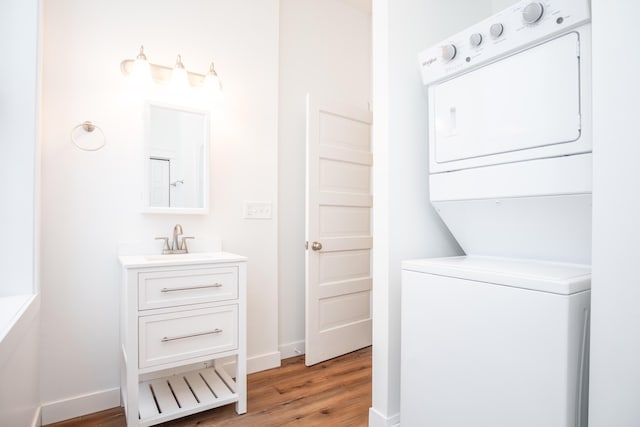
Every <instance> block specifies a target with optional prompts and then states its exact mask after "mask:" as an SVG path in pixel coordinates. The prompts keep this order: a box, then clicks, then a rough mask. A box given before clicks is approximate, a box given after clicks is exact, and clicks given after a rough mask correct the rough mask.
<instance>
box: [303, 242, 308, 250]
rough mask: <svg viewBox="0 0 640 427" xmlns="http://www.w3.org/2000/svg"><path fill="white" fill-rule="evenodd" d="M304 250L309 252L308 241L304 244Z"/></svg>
mask: <svg viewBox="0 0 640 427" xmlns="http://www.w3.org/2000/svg"><path fill="white" fill-rule="evenodd" d="M304 248H305V249H306V250H309V241H308V240H307V241H306V242H304Z"/></svg>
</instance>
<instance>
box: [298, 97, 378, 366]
mask: <svg viewBox="0 0 640 427" xmlns="http://www.w3.org/2000/svg"><path fill="white" fill-rule="evenodd" d="M306 139H307V177H306V239H307V244H308V247H307V252H306V259H305V261H306V277H305V289H306V297H305V300H306V302H305V316H306V319H305V320H306V323H305V335H306V356H305V363H306V365H307V366H310V365H313V364H316V363H319V362H322V361H324V360H327V359H331V358H333V357H336V356H340V355H342V354H345V353H349V352H351V351H354V350H357V349H359V348H362V347H366V346H369V345H371V245H372V236H371V207H372V195H371V165H372V157H373V156H372V153H371V113H370V112H369V111H367V110H364V109H362V110H358V109H349V108H345V107H340V106H337V105H333V104H332V103H328V102H318V100H317V99H316V98H315V97H313V96H311V95H307V138H306Z"/></svg>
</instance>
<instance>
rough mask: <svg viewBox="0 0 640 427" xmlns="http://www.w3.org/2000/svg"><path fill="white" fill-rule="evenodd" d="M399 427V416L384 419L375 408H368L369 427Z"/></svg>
mask: <svg viewBox="0 0 640 427" xmlns="http://www.w3.org/2000/svg"><path fill="white" fill-rule="evenodd" d="M396 426H398V427H399V426H400V414H394V415H392V416H390V417H385V416H384V415H382V414H381V413H380V412H378V411H376V409H375V408H369V427H396Z"/></svg>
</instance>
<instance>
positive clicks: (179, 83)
mask: <svg viewBox="0 0 640 427" xmlns="http://www.w3.org/2000/svg"><path fill="white" fill-rule="evenodd" d="M171 87H172V88H173V89H174V90H176V91H184V90H187V89H188V88H189V76H188V75H187V70H185V69H184V65H183V64H182V58H181V57H180V55H178V58H177V59H176V65H175V67H174V68H173V71H172V72H171Z"/></svg>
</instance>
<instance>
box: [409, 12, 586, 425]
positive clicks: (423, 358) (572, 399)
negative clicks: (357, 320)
mask: <svg viewBox="0 0 640 427" xmlns="http://www.w3.org/2000/svg"><path fill="white" fill-rule="evenodd" d="M590 41H591V34H590V10H589V2H588V0H545V1H539V2H538V1H536V2H531V1H522V2H519V3H516V4H515V5H513V6H511V7H509V8H507V9H505V10H503V11H502V12H500V13H498V14H496V15H494V16H492V17H490V18H488V19H486V20H484V21H482V22H480V23H478V24H476V25H474V26H472V27H470V28H468V29H466V30H464V31H462V32H460V33H458V34H455V35H453V36H451V37H449V38H448V39H446V40H443V41H442V42H441V43H438V44H437V45H436V46H434V47H432V48H429V49H427V50H425V51H424V52H422V53H421V54H420V55H419V61H420V68H421V72H422V79H423V82H424V84H425V86H426V88H427V98H428V103H429V156H430V157H429V179H430V186H429V187H430V199H431V203H432V204H433V206H434V207H435V209H436V211H437V212H438V213H439V215H440V216H441V218H442V219H443V221H444V222H445V224H446V225H447V227H448V228H449V229H450V230H451V232H452V234H453V235H454V236H455V238H456V239H457V241H458V243H459V244H460V246H461V247H462V248H463V249H464V251H465V253H466V256H465V257H454V258H445V259H427V260H413V261H405V262H404V263H403V265H402V268H403V273H402V336H401V343H402V344H401V346H402V349H401V366H402V371H401V423H402V425H403V426H434V427H466V426H490V427H512V426H532V427H533V426H545V427H556V426H557V427H569V426H571V427H575V426H578V427H584V426H586V422H587V420H586V402H587V400H586V398H587V396H586V390H587V386H586V384H587V382H588V379H587V377H586V374H587V365H586V360H587V357H588V353H587V348H588V346H587V342H588V341H587V338H588V313H589V295H590V262H591V146H592V144H591V126H590V125H591V119H590V118H591V67H590V63H591V58H590V52H591V49H590V43H591V42H590Z"/></svg>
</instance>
